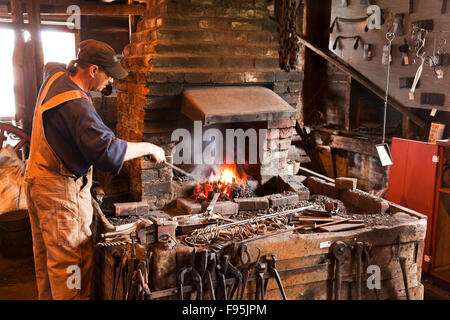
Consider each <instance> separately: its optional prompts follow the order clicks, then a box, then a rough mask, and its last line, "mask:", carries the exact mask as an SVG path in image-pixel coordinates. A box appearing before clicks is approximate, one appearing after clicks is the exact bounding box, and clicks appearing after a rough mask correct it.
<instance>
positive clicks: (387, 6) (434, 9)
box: [329, 0, 450, 111]
mask: <svg viewBox="0 0 450 320" xmlns="http://www.w3.org/2000/svg"><path fill="white" fill-rule="evenodd" d="M348 2H349V5H348V7H345V8H344V7H342V1H341V0H332V11H331V21H330V24H331V23H332V22H333V20H334V18H335V17H336V16H339V17H345V18H358V17H364V16H365V15H366V8H367V7H363V6H361V5H360V2H359V1H356V0H355V1H348ZM376 5H378V6H379V7H380V8H381V9H383V10H385V11H386V10H388V11H390V12H392V14H393V15H395V13H404V14H405V20H404V25H403V27H404V35H403V36H396V37H395V39H394V41H393V42H392V44H393V48H392V57H393V63H392V64H391V76H390V85H389V86H390V88H389V91H390V95H391V96H392V97H393V98H394V99H396V100H398V101H399V102H400V103H402V104H403V105H404V106H406V107H414V108H423V109H430V108H431V107H430V106H423V105H421V104H420V93H421V92H435V93H443V94H446V99H445V105H444V107H438V108H437V109H438V110H443V111H450V95H449V94H447V92H449V89H450V66H447V67H444V79H442V80H438V79H437V77H436V76H435V74H434V72H433V70H432V69H431V68H430V67H429V65H425V66H424V70H423V73H422V78H421V85H420V88H419V89H416V93H415V100H413V101H411V100H409V98H408V92H409V90H408V89H399V84H398V82H399V78H400V77H414V76H415V73H416V70H417V68H418V66H419V65H418V64H417V63H416V64H412V58H413V54H412V53H410V65H408V66H401V53H400V51H399V49H398V48H399V46H400V45H402V44H403V39H404V38H405V37H407V39H409V38H410V22H411V21H416V20H425V19H433V22H434V31H433V32H430V33H429V34H428V36H427V40H426V45H425V51H426V53H427V55H430V54H431V53H432V52H433V45H434V38H435V37H436V41H437V40H438V39H439V37H440V36H443V37H444V38H445V39H447V44H446V46H445V50H447V52H450V7H448V8H447V13H446V14H441V5H442V0H428V1H424V0H414V12H413V13H412V14H411V15H408V8H409V0H396V1H392V0H390V1H388V0H378V1H376ZM385 16H386V15H385ZM386 17H387V16H386ZM364 27H365V22H358V23H340V22H338V23H337V25H336V26H335V28H334V31H333V33H332V34H331V35H330V41H329V49H330V50H331V51H333V52H334V53H335V54H336V55H338V56H339V57H341V58H342V59H344V60H345V61H347V62H348V63H349V64H350V65H351V66H352V67H353V68H355V69H357V70H358V71H359V72H361V73H362V74H363V75H364V76H366V77H367V78H369V79H370V80H372V81H373V82H374V83H375V84H376V85H378V86H379V87H380V88H383V89H384V88H385V87H386V66H385V65H383V64H382V63H381V58H382V51H383V45H384V44H387V40H386V38H385V36H386V31H387V23H385V24H384V25H382V27H381V29H380V30H369V31H368V32H364ZM339 35H341V36H353V35H359V36H360V37H361V39H362V40H363V42H364V43H370V44H371V45H372V55H373V58H372V61H364V60H363V44H361V43H360V45H359V47H358V49H357V50H354V49H353V44H354V41H353V40H352V39H345V40H342V41H340V47H339V46H338V48H337V49H336V50H333V49H332V47H333V43H334V40H335V39H336V37H337V36H339ZM410 50H411V46H410Z"/></svg>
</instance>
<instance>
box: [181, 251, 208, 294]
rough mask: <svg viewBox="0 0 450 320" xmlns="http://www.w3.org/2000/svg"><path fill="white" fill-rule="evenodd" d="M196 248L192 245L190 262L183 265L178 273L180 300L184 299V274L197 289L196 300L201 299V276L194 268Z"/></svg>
mask: <svg viewBox="0 0 450 320" xmlns="http://www.w3.org/2000/svg"><path fill="white" fill-rule="evenodd" d="M196 253H197V249H196V248H195V247H194V249H193V250H192V258H191V261H190V264H189V265H187V266H185V267H183V268H182V269H181V270H180V272H179V273H178V283H179V294H180V300H183V299H184V280H185V277H186V275H188V276H189V277H190V280H191V282H192V283H193V285H194V286H195V289H196V291H197V300H202V298H203V286H202V277H201V276H200V274H199V273H198V271H197V270H196V269H195V257H196Z"/></svg>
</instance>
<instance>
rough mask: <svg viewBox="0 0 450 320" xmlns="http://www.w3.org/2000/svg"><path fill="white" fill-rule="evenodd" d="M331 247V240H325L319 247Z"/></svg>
mask: <svg viewBox="0 0 450 320" xmlns="http://www.w3.org/2000/svg"><path fill="white" fill-rule="evenodd" d="M329 247H331V241H325V242H321V243H320V249H323V248H329Z"/></svg>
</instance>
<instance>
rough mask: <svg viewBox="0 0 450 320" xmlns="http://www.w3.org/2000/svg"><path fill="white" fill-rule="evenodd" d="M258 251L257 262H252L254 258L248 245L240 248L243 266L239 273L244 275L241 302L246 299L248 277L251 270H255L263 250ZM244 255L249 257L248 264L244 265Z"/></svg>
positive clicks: (240, 267)
mask: <svg viewBox="0 0 450 320" xmlns="http://www.w3.org/2000/svg"><path fill="white" fill-rule="evenodd" d="M257 249H258V257H257V258H256V260H255V262H253V263H252V262H251V261H252V256H251V254H250V252H249V251H248V247H247V245H246V244H245V243H244V244H242V245H241V246H240V250H239V259H240V260H241V263H242V265H241V266H239V271H240V272H241V274H242V288H241V295H240V296H239V300H242V299H243V298H244V292H245V289H247V283H248V276H249V274H250V269H252V268H254V267H255V265H256V263H257V262H258V261H259V259H260V258H261V249H260V248H257ZM243 254H245V255H246V256H247V262H245V263H244V259H243V258H242V256H243Z"/></svg>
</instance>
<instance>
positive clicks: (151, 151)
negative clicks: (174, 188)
mask: <svg viewBox="0 0 450 320" xmlns="http://www.w3.org/2000/svg"><path fill="white" fill-rule="evenodd" d="M143 156H149V157H150V158H152V160H153V161H155V163H161V162H164V161H166V156H165V153H164V150H163V149H162V148H161V147H158V146H157V145H154V144H153V143H149V142H127V151H126V152H125V158H124V161H127V160H131V159H134V158H139V157H143Z"/></svg>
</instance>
